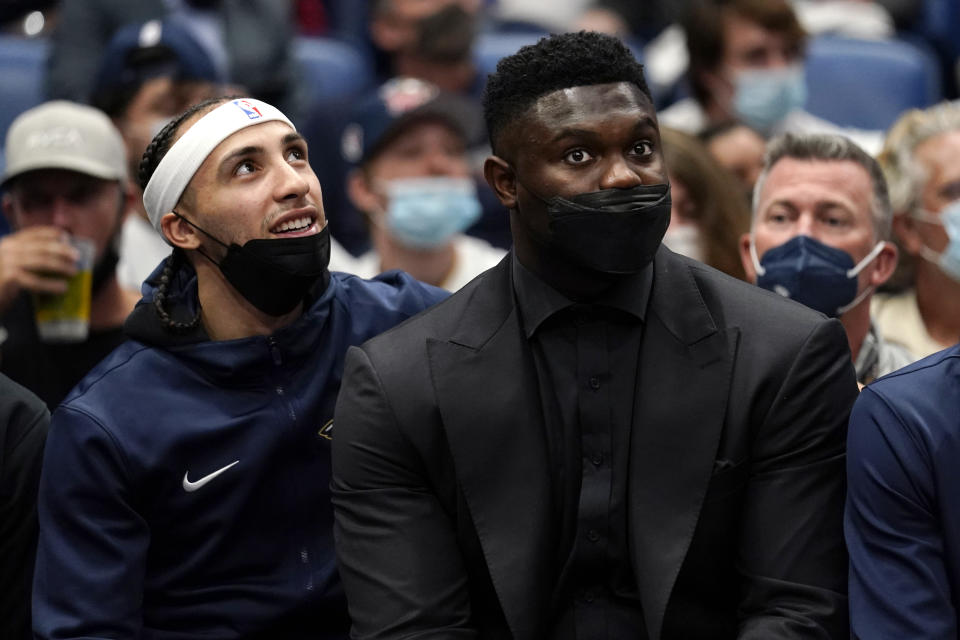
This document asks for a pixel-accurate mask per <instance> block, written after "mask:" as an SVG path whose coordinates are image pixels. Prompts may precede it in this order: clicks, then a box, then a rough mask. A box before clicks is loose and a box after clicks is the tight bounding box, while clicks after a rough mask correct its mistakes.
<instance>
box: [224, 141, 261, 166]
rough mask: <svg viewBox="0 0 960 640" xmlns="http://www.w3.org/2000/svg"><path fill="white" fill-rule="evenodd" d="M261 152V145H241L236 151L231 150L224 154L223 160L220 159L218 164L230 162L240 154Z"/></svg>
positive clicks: (246, 154) (248, 154)
mask: <svg viewBox="0 0 960 640" xmlns="http://www.w3.org/2000/svg"><path fill="white" fill-rule="evenodd" d="M260 153H263V147H258V146H247V147H241V148H239V149H237V150H236V151H232V152H230V153H228V154H227V155H226V156H224V158H223V160H221V161H220V166H221V167H223V166H224V165H226V164H230V162H231V161H233V160H236V159H237V158H240V157H242V156H250V155H256V154H260Z"/></svg>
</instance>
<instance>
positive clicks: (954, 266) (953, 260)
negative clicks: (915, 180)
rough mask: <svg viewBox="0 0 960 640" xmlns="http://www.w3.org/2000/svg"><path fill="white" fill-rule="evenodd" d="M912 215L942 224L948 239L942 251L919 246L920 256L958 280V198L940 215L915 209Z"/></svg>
mask: <svg viewBox="0 0 960 640" xmlns="http://www.w3.org/2000/svg"><path fill="white" fill-rule="evenodd" d="M913 217H914V218H916V219H917V220H923V221H924V222H930V223H932V224H939V225H941V226H943V228H944V230H945V231H946V232H947V237H948V238H949V239H950V241H949V243H948V244H947V247H946V248H945V249H944V250H943V252H942V253H937V252H936V251H934V250H933V249H931V248H930V247H928V246H926V245H924V246H921V247H920V256H921V257H923V258H924V259H926V260H929V261H930V262H932V263H934V264H935V265H937V266H938V267H940V270H941V271H943V272H944V273H945V274H947V275H948V276H950V277H951V278H953V279H954V280H958V281H960V200H954V201H953V202H951V203H950V204H948V205H947V206H946V207H944V208H943V210H942V211H941V212H940V215H937V214H935V213H928V212H926V211H915V212H914V213H913Z"/></svg>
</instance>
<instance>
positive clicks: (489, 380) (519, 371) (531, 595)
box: [427, 256, 556, 639]
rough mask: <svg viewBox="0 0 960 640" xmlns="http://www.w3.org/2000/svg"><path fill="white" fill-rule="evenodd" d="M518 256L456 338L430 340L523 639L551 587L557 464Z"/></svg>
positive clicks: (468, 482) (511, 620)
mask: <svg viewBox="0 0 960 640" xmlns="http://www.w3.org/2000/svg"><path fill="white" fill-rule="evenodd" d="M510 273H511V262H510V259H509V256H508V258H507V259H505V260H504V261H503V262H501V264H500V265H499V266H498V267H495V268H494V270H492V271H491V272H490V273H489V274H488V276H487V277H488V278H491V282H490V283H489V284H488V283H487V282H484V283H483V284H481V285H480V286H478V287H476V288H475V289H473V290H472V297H471V299H470V300H468V301H467V303H466V304H465V305H464V312H463V314H462V322H461V325H460V327H459V328H458V330H457V331H456V332H455V333H454V335H453V336H452V337H451V338H450V339H449V340H433V339H428V341H427V351H428V354H429V365H430V370H431V376H432V380H433V385H434V388H435V390H436V397H437V404H438V406H439V409H440V415H441V418H442V420H443V424H444V428H445V430H446V433H447V437H448V439H449V442H450V449H451V452H452V455H453V460H454V466H455V468H456V474H457V479H458V481H459V483H460V485H461V489H462V492H463V495H464V498H465V499H466V502H467V505H468V506H469V509H470V515H471V518H472V520H473V522H474V525H475V526H476V529H477V534H478V537H479V539H480V543H481V545H482V547H483V553H484V556H485V559H486V563H487V567H488V569H489V571H490V576H491V578H492V580H493V585H494V587H495V588H496V591H497V596H498V598H499V600H500V604H501V607H502V608H503V612H504V614H505V616H506V619H507V622H508V624H509V626H510V630H511V632H512V634H513V637H514V638H518V639H521V638H532V637H535V634H536V633H537V628H538V624H539V622H540V620H539V615H540V613H541V612H542V611H544V610H545V603H547V602H548V601H549V596H550V594H551V592H552V584H551V580H550V576H551V575H552V574H551V566H550V563H551V562H553V561H554V559H555V557H556V554H555V553H553V552H552V551H553V550H552V549H551V548H550V546H549V542H548V541H550V540H552V539H553V537H554V535H553V531H552V529H551V527H550V518H551V515H552V507H551V505H552V502H551V500H550V497H551V495H550V469H549V464H548V459H547V448H546V447H547V444H546V438H545V435H544V432H543V418H542V415H541V413H542V412H541V404H540V399H539V387H538V384H537V378H536V369H535V367H534V363H533V357H532V354H531V352H530V349H529V347H528V345H527V342H526V340H525V338H524V336H523V332H522V329H521V327H520V321H519V319H518V315H517V310H516V308H515V305H514V304H513V287H512V284H511V279H510Z"/></svg>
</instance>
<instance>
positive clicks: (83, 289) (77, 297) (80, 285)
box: [33, 237, 96, 342]
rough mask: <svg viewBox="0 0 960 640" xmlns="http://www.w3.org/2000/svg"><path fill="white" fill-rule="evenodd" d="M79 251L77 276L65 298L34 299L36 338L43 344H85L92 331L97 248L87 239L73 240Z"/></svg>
mask: <svg viewBox="0 0 960 640" xmlns="http://www.w3.org/2000/svg"><path fill="white" fill-rule="evenodd" d="M70 244H71V245H73V247H74V248H75V249H76V250H77V254H78V256H79V257H78V258H77V272H76V273H75V274H74V275H73V276H71V277H70V278H68V279H67V291H66V293H63V294H48V293H36V294H34V295H33V310H34V319H35V321H36V324H37V334H38V335H39V336H40V339H41V340H43V341H44V342H82V341H84V340H86V339H87V334H88V333H89V331H90V295H91V293H90V292H91V288H92V286H93V260H94V256H95V254H96V247H95V246H94V244H93V241H92V240H88V239H87V238H73V237H71V238H70Z"/></svg>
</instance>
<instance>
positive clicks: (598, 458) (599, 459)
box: [590, 453, 603, 467]
mask: <svg viewBox="0 0 960 640" xmlns="http://www.w3.org/2000/svg"><path fill="white" fill-rule="evenodd" d="M590 462H592V463H593V466H595V467H599V466H600V465H601V464H603V454H602V453H595V454H593V456H592V457H591V458H590Z"/></svg>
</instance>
